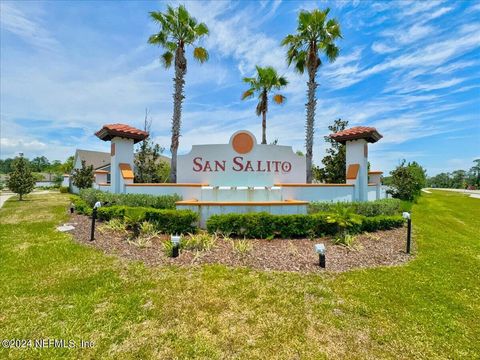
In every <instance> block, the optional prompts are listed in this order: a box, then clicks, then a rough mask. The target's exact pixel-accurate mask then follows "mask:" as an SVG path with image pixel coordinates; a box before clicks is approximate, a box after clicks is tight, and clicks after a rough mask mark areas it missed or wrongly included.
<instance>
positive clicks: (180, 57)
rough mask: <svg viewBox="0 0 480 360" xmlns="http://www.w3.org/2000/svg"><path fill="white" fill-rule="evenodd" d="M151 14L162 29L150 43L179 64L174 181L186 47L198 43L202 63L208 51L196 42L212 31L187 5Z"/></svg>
mask: <svg viewBox="0 0 480 360" xmlns="http://www.w3.org/2000/svg"><path fill="white" fill-rule="evenodd" d="M150 17H151V18H152V20H153V21H155V22H156V23H158V24H159V25H160V31H159V32H158V33H156V34H154V35H152V36H150V38H149V39H148V42H149V43H150V44H154V45H159V46H161V47H163V48H164V49H165V52H164V53H163V54H162V56H161V60H162V63H163V65H164V66H165V68H169V67H170V66H171V65H172V62H173V63H174V64H175V78H174V80H173V81H174V88H175V90H174V93H173V116H172V140H171V145H170V151H171V153H172V160H171V166H170V182H177V150H178V140H179V137H180V126H181V115H182V103H183V99H184V98H185V95H184V94H183V88H184V86H185V74H186V73H187V59H186V57H185V48H186V47H187V46H188V45H192V46H194V50H193V57H194V58H195V59H196V60H198V61H199V62H200V63H204V62H205V61H207V60H208V52H207V50H206V49H204V48H203V47H200V46H196V43H197V42H198V40H199V39H201V38H202V37H204V36H206V35H208V28H207V25H205V24H204V23H198V22H197V20H196V19H195V18H194V17H192V16H190V14H189V13H188V11H187V9H185V7H184V6H183V5H180V6H179V7H177V8H173V7H171V6H168V7H167V11H166V12H164V13H162V12H159V11H152V12H151V13H150Z"/></svg>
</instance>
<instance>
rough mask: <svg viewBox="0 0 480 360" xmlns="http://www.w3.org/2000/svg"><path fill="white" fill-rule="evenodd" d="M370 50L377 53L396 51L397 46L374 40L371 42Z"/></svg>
mask: <svg viewBox="0 0 480 360" xmlns="http://www.w3.org/2000/svg"><path fill="white" fill-rule="evenodd" d="M372 50H373V51H375V52H376V53H378V54H388V53H391V52H394V51H397V50H398V48H396V47H393V46H388V45H386V44H384V43H381V42H378V41H376V42H374V43H373V44H372Z"/></svg>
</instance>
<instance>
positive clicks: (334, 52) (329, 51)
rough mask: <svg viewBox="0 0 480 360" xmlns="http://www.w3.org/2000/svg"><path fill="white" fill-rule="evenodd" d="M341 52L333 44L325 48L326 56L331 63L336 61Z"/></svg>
mask: <svg viewBox="0 0 480 360" xmlns="http://www.w3.org/2000/svg"><path fill="white" fill-rule="evenodd" d="M339 52H340V49H339V48H338V47H337V46H336V45H334V44H333V43H328V44H327V45H326V46H325V55H327V58H328V61H330V62H334V61H335V60H336V58H337V57H338V53H339Z"/></svg>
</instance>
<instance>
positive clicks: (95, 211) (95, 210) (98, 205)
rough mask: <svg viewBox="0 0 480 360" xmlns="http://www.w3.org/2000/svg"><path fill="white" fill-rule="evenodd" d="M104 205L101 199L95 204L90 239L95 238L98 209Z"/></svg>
mask: <svg viewBox="0 0 480 360" xmlns="http://www.w3.org/2000/svg"><path fill="white" fill-rule="evenodd" d="M101 206H102V203H101V202H100V201H97V202H96V203H95V205H93V210H92V228H91V231H90V241H93V240H95V219H96V218H97V209H98V208H99V207H101Z"/></svg>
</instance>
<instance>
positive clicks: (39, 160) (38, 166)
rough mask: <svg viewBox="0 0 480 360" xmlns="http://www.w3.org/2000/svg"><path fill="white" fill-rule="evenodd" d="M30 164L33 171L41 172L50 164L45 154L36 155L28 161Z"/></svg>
mask: <svg viewBox="0 0 480 360" xmlns="http://www.w3.org/2000/svg"><path fill="white" fill-rule="evenodd" d="M30 165H31V166H32V170H33V171H36V172H42V171H44V170H46V169H47V168H48V167H49V166H50V161H48V159H47V158H46V157H45V156H37V157H36V158H34V159H33V160H32V161H30Z"/></svg>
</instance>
